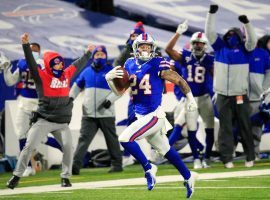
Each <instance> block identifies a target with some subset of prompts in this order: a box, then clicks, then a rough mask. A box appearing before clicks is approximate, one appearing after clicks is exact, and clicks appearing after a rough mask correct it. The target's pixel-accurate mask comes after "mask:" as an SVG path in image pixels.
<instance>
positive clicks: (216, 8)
mask: <svg viewBox="0 0 270 200" xmlns="http://www.w3.org/2000/svg"><path fill="white" fill-rule="evenodd" d="M217 11H218V5H216V4H212V5H210V9H209V13H211V14H214V13H216V12H217Z"/></svg>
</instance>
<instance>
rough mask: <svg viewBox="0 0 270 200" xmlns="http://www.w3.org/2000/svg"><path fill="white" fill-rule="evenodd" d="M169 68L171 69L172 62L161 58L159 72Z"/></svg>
mask: <svg viewBox="0 0 270 200" xmlns="http://www.w3.org/2000/svg"><path fill="white" fill-rule="evenodd" d="M168 69H170V62H168V61H167V60H165V59H163V60H161V61H160V63H159V66H158V72H159V73H160V72H161V71H163V70H168Z"/></svg>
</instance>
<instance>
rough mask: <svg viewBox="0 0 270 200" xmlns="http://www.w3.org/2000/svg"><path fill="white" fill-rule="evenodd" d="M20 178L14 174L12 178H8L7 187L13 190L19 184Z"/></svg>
mask: <svg viewBox="0 0 270 200" xmlns="http://www.w3.org/2000/svg"><path fill="white" fill-rule="evenodd" d="M19 180H20V177H18V176H15V175H13V176H12V177H11V179H9V180H8V182H7V187H8V188H10V189H12V190H13V189H14V188H15V187H16V186H17V185H18V183H19Z"/></svg>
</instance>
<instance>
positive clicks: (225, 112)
mask: <svg viewBox="0 0 270 200" xmlns="http://www.w3.org/2000/svg"><path fill="white" fill-rule="evenodd" d="M238 103H239V104H237V100H236V96H223V95H220V94H218V97H217V110H218V114H219V123H220V128H219V133H218V144H219V151H220V156H221V161H222V162H223V163H227V162H231V161H232V159H233V158H232V155H233V151H234V137H233V122H235V124H236V125H237V127H238V128H239V134H240V137H241V139H242V145H243V149H244V152H245V154H246V160H247V161H251V160H254V159H255V153H254V144H253V136H252V132H251V122H250V119H249V116H250V111H251V108H250V106H249V103H248V98H247V96H243V103H240V102H238Z"/></svg>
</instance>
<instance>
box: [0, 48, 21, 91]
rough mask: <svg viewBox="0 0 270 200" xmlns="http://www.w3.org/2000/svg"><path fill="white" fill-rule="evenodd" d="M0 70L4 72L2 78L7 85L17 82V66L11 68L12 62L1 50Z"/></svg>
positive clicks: (18, 77) (18, 75) (18, 72)
mask: <svg viewBox="0 0 270 200" xmlns="http://www.w3.org/2000/svg"><path fill="white" fill-rule="evenodd" d="M0 70H1V71H3V72H4V80H5V83H6V84H7V86H12V85H15V84H16V83H18V82H19V80H20V71H19V68H16V69H15V70H12V64H11V62H10V60H9V59H8V58H7V57H6V56H5V55H4V53H2V52H0Z"/></svg>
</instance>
